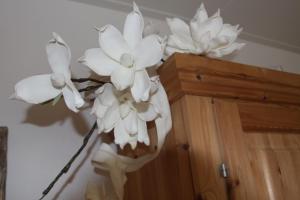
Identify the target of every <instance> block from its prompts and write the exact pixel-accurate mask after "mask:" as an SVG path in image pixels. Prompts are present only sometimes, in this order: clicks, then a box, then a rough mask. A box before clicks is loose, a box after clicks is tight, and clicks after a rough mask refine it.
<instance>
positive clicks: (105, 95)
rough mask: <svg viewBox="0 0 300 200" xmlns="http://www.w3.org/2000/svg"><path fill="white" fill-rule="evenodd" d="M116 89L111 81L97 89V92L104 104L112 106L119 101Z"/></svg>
mask: <svg viewBox="0 0 300 200" xmlns="http://www.w3.org/2000/svg"><path fill="white" fill-rule="evenodd" d="M114 89H115V88H114V86H113V85H112V84H111V83H105V84H104V85H103V86H102V87H100V88H99V89H98V90H96V94H97V95H98V98H99V100H100V102H101V103H102V104H103V105H105V106H111V105H112V104H114V103H115V102H117V101H118V99H117V97H116V94H115V92H114Z"/></svg>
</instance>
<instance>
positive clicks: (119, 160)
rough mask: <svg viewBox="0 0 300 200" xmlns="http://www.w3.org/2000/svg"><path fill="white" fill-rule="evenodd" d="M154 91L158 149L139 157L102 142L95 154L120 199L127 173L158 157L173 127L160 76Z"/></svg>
mask: <svg viewBox="0 0 300 200" xmlns="http://www.w3.org/2000/svg"><path fill="white" fill-rule="evenodd" d="M151 80H152V84H151V85H152V89H151V91H152V92H153V93H152V94H151V97H150V102H151V104H152V105H154V107H155V108H156V109H157V111H158V112H159V116H157V117H156V118H155V126H156V133H157V143H156V146H157V149H156V151H155V152H153V153H150V154H147V155H143V156H140V157H138V158H130V157H127V156H123V155H118V152H117V148H116V145H115V144H110V145H108V144H105V143H102V144H101V145H100V147H99V150H98V151H97V152H96V154H95V155H94V156H93V165H94V166H95V167H96V168H97V169H100V170H104V171H108V172H109V174H110V177H111V181H112V184H113V188H114V190H115V192H116V194H117V197H118V199H120V200H121V199H123V196H124V184H125V182H126V180H127V177H126V173H128V172H133V171H136V170H138V169H140V168H141V167H143V166H144V165H145V164H146V163H148V162H150V161H151V160H153V159H154V158H156V157H157V156H158V155H159V153H160V150H161V149H162V147H163V144H164V141H165V138H166V136H167V134H168V132H169V131H170V130H171V127H172V117H171V112H170V106H169V101H168V97H167V94H166V92H165V90H164V88H163V86H162V85H161V83H160V81H159V78H158V77H153V78H151Z"/></svg>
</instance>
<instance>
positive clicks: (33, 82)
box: [11, 33, 84, 112]
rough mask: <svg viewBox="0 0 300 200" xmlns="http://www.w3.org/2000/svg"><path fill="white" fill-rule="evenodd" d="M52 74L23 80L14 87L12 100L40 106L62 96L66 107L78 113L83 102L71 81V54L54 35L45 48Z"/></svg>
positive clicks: (66, 46) (64, 44) (56, 35)
mask: <svg viewBox="0 0 300 200" xmlns="http://www.w3.org/2000/svg"><path fill="white" fill-rule="evenodd" d="M46 51H47V55H48V61H49V64H50V66H51V69H52V72H53V73H52V74H41V75H35V76H31V77H28V78H25V79H23V80H21V81H19V82H18V83H17V84H16V85H15V93H14V94H13V95H12V96H11V98H13V99H18V100H23V101H25V102H27V103H32V104H40V103H43V102H46V101H48V100H51V99H54V98H56V97H58V96H59V95H63V97H64V100H65V103H66V105H67V107H68V108H69V109H70V110H72V111H74V112H78V108H80V107H81V106H83V104H84V101H83V99H82V97H81V96H80V94H79V92H78V91H77V89H76V88H75V86H74V84H73V83H72V81H71V72H70V60H71V52H70V48H69V47H68V45H67V44H66V43H65V42H64V41H63V39H62V38H61V37H60V36H59V35H58V34H56V33H53V39H51V40H50V41H49V43H48V44H47V46H46Z"/></svg>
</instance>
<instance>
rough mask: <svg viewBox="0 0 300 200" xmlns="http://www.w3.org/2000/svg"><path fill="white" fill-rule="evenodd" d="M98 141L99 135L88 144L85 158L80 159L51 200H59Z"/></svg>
mask: <svg viewBox="0 0 300 200" xmlns="http://www.w3.org/2000/svg"><path fill="white" fill-rule="evenodd" d="M98 141H99V135H98V136H97V137H95V138H94V140H93V141H92V143H90V144H89V146H88V149H87V150H86V154H85V156H84V157H83V158H82V159H81V161H80V163H79V164H78V165H77V166H76V169H75V170H73V171H72V173H71V174H69V178H68V179H67V180H66V181H65V182H64V184H63V185H62V186H61V188H60V189H59V191H58V192H57V193H56V194H55V196H54V198H53V200H59V199H60V198H59V197H60V195H61V193H62V192H63V191H64V190H65V188H66V187H67V186H68V185H69V184H71V183H72V181H73V180H74V178H75V177H76V174H77V173H78V171H79V170H80V168H81V167H82V165H84V163H86V162H87V159H88V158H89V157H90V156H91V153H92V150H93V149H94V147H95V145H96V144H97V143H98Z"/></svg>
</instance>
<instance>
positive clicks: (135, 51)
mask: <svg viewBox="0 0 300 200" xmlns="http://www.w3.org/2000/svg"><path fill="white" fill-rule="evenodd" d="M143 30H144V19H143V16H142V14H141V12H140V11H139V9H138V7H137V5H136V4H135V3H134V4H133V12H131V13H129V15H128V16H127V18H126V21H125V25H124V31H123V35H122V34H121V33H120V31H119V30H118V29H116V28H115V27H114V26H112V25H106V26H104V27H102V28H101V29H100V30H99V44H100V48H94V49H88V50H87V51H86V52H85V54H84V56H83V57H82V58H80V60H79V61H80V62H81V63H83V64H84V65H86V66H88V67H89V68H90V69H91V70H93V71H94V72H96V73H97V74H99V75H103V76H111V77H110V78H111V82H112V83H113V84H114V86H115V87H116V88H117V89H118V90H124V89H126V88H128V87H130V90H131V93H132V96H133V98H134V99H135V101H136V102H140V101H146V100H148V98H149V91H150V79H149V76H148V73H147V71H146V68H147V67H151V66H153V65H156V64H157V63H158V62H159V61H160V60H161V58H162V56H163V44H162V41H161V38H160V37H159V36H158V35H154V34H153V35H149V36H147V37H145V38H143V36H142V35H143Z"/></svg>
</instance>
